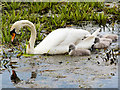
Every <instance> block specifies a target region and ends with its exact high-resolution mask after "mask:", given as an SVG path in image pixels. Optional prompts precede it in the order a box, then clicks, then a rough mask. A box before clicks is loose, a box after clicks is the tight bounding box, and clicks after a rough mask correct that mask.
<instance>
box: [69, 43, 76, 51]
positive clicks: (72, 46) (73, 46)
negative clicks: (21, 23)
mask: <svg viewBox="0 0 120 90" xmlns="http://www.w3.org/2000/svg"><path fill="white" fill-rule="evenodd" d="M71 50H75V45H74V44H70V45H69V52H70V51H71Z"/></svg>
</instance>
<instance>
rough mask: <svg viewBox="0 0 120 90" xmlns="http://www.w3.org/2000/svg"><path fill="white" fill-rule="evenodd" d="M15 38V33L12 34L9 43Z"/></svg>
mask: <svg viewBox="0 0 120 90" xmlns="http://www.w3.org/2000/svg"><path fill="white" fill-rule="evenodd" d="M15 36H16V34H15V33H12V39H11V42H13V40H14V38H15Z"/></svg>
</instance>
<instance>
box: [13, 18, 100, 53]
mask: <svg viewBox="0 0 120 90" xmlns="http://www.w3.org/2000/svg"><path fill="white" fill-rule="evenodd" d="M23 26H28V27H30V28H31V37H30V40H29V43H28V45H27V48H26V53H27V54H45V53H48V54H64V53H66V52H68V49H69V48H68V47H69V45H70V43H74V44H75V45H76V46H77V48H91V46H92V45H93V44H94V40H95V37H96V36H97V34H98V33H99V31H100V29H97V30H96V31H95V32H94V33H93V34H92V35H91V34H90V32H88V31H86V30H82V29H73V28H60V29H57V30H54V31H52V32H51V33H50V34H49V35H48V36H47V37H46V38H45V39H44V40H43V41H42V42H41V43H40V44H38V45H37V46H36V47H35V48H34V44H35V40H36V29H35V26H34V24H33V23H32V22H30V21H28V20H20V21H17V22H15V23H14V24H13V25H12V27H11V34H12V37H13V38H12V41H13V39H14V36H15V34H13V33H15V32H17V33H18V32H19V29H20V28H22V27H23ZM85 37H87V38H85ZM84 38H85V39H84ZM83 39H84V40H83Z"/></svg>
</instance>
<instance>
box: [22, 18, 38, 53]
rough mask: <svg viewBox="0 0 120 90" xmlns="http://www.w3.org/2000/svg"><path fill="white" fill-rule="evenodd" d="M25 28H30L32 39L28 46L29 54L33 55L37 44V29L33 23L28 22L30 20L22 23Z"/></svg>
mask: <svg viewBox="0 0 120 90" xmlns="http://www.w3.org/2000/svg"><path fill="white" fill-rule="evenodd" d="M23 26H28V27H30V30H31V37H30V40H29V44H28V46H27V50H26V51H27V53H29V54H33V52H34V44H35V40H36V29H35V26H34V24H33V23H32V22H30V21H28V20H25V21H24V22H22V27H23Z"/></svg>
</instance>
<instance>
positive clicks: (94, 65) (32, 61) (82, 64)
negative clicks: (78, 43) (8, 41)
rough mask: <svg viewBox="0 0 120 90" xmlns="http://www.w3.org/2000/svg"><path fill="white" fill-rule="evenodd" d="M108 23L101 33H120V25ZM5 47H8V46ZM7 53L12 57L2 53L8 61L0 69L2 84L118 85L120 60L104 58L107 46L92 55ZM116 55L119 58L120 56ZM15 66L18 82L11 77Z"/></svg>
mask: <svg viewBox="0 0 120 90" xmlns="http://www.w3.org/2000/svg"><path fill="white" fill-rule="evenodd" d="M108 27H109V29H108V28H107V27H105V30H104V29H103V28H102V31H101V32H100V34H107V33H114V34H117V33H118V31H119V30H118V29H119V25H116V26H115V28H114V30H113V28H112V27H110V26H109V25H108ZM76 28H81V27H76ZM82 28H83V29H86V30H88V31H90V32H91V33H92V32H93V31H95V30H96V29H97V28H98V26H97V25H92V24H91V23H90V24H87V25H86V26H84V27H82ZM117 44H118V43H117V42H115V43H113V44H112V45H111V46H110V47H109V48H108V51H109V50H111V49H112V48H116V47H117ZM4 50H5V51H7V50H8V48H4ZM16 51H17V50H16ZM1 54H2V53H1ZM7 55H8V56H12V57H11V58H5V57H4V58H3V59H2V57H0V58H1V60H2V61H1V62H0V64H2V63H3V61H5V60H6V61H8V63H6V64H5V66H4V65H2V66H1V70H0V75H2V88H18V87H19V88H118V62H117V64H115V63H113V64H110V62H109V61H108V62H106V61H104V60H103V59H102V58H103V57H105V52H104V50H101V51H99V52H98V51H97V53H95V52H92V55H91V56H75V57H71V56H68V55H54V56H44V55H34V56H29V57H24V56H21V57H20V58H16V55H14V53H13V52H8V53H7ZM115 58H116V59H117V60H118V56H116V57H115ZM12 70H15V72H16V74H17V77H18V78H19V79H20V80H19V82H18V83H14V82H12V81H11V75H12Z"/></svg>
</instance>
